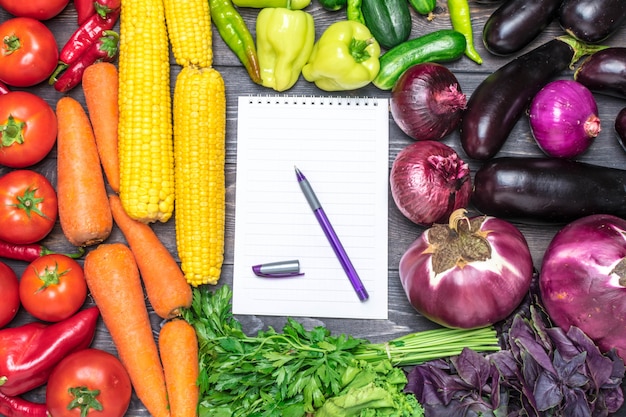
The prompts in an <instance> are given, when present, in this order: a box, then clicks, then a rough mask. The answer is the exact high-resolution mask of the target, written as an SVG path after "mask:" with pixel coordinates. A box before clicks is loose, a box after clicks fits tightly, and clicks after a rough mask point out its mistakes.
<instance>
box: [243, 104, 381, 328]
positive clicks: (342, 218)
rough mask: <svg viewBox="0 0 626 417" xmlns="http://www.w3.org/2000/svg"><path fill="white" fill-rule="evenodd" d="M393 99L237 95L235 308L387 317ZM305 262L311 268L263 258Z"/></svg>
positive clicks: (288, 313) (270, 312)
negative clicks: (282, 268)
mask: <svg viewBox="0 0 626 417" xmlns="http://www.w3.org/2000/svg"><path fill="white" fill-rule="evenodd" d="M388 154H389V109H388V100H387V99H379V98H349V97H289V96H278V95H277V96H258V97H257V96H247V97H239V99H238V121H237V179H236V195H235V253H234V278H233V313H235V314H253V315H277V316H289V317H291V316H293V317H296V316H305V317H336V318H355V319H386V318H387V312H388V305H387V303H388V302H387V293H388V276H387V275H388V268H387V267H388V249H387V242H388V230H387V198H388V160H389V159H388ZM295 166H297V167H298V169H300V170H301V171H302V172H303V173H304V174H305V175H306V177H307V179H308V180H309V182H310V183H311V186H312V188H313V189H314V191H315V193H316V195H317V198H318V200H319V202H320V203H321V205H322V206H323V208H324V210H325V212H326V214H327V216H328V218H329V220H330V222H331V224H332V225H333V228H334V229H335V231H336V233H337V235H338V237H339V240H340V241H341V243H342V244H343V246H344V248H345V250H346V252H347V254H348V256H349V258H350V260H351V261H352V264H353V265H354V267H355V269H356V270H357V272H358V274H359V276H360V278H361V281H362V282H363V285H364V286H365V288H366V290H367V292H368V293H369V298H368V299H367V300H366V301H360V300H359V298H358V297H357V295H356V292H355V290H354V288H353V287H352V286H351V284H350V281H349V280H348V277H347V275H346V273H345V272H344V270H343V269H342V267H341V264H340V262H339V260H338V259H337V257H336V255H335V253H334V251H333V249H332V247H331V245H330V244H329V242H328V239H327V238H326V236H325V235H324V232H323V231H322V228H321V227H320V225H319V223H318V222H317V220H316V217H315V215H314V214H313V211H312V210H311V207H310V206H309V204H308V203H307V200H306V198H305V196H304V194H303V192H302V190H301V189H300V186H299V183H298V181H297V180H296V175H295V172H294V167H295ZM290 260H298V261H299V262H300V271H301V272H302V273H303V275H300V276H295V277H283V278H267V277H259V276H257V275H255V274H254V273H253V270H252V267H253V266H254V265H259V264H266V263H274V262H282V261H290Z"/></svg>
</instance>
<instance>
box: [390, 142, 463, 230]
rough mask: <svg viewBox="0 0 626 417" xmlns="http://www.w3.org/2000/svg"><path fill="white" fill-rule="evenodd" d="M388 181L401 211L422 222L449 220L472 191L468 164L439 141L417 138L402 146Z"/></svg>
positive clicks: (425, 224) (406, 215)
mask: <svg viewBox="0 0 626 417" xmlns="http://www.w3.org/2000/svg"><path fill="white" fill-rule="evenodd" d="M389 182H390V185H391V195H392V197H393V200H394V202H395V203H396V206H397V207H398V209H399V210H400V212H401V213H402V214H403V215H404V216H405V217H406V218H408V219H409V220H411V221H412V222H414V223H416V224H419V225H422V226H430V225H432V224H433V223H437V222H442V221H447V219H448V217H450V214H452V212H453V211H454V210H456V209H459V208H465V207H467V205H468V203H469V201H470V198H471V195H472V178H471V173H470V170H469V166H468V165H467V164H466V163H465V162H464V161H463V160H462V159H461V158H460V157H459V155H458V154H457V153H456V151H455V150H454V149H452V148H451V147H450V146H448V145H446V144H444V143H441V142H437V141H418V142H414V143H412V144H410V145H408V146H407V147H405V148H404V149H403V150H401V151H400V152H399V153H398V155H397V156H396V159H395V160H394V162H393V165H392V167H391V174H390V177H389Z"/></svg>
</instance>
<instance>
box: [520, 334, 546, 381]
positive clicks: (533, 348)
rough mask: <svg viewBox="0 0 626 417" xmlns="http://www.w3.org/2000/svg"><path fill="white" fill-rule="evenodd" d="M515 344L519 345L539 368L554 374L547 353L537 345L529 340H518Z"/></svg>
mask: <svg viewBox="0 0 626 417" xmlns="http://www.w3.org/2000/svg"><path fill="white" fill-rule="evenodd" d="M517 343H518V344H520V345H521V348H522V350H523V351H524V352H526V353H527V354H528V355H530V356H532V358H533V359H534V360H535V362H537V364H538V365H539V366H541V367H542V368H543V369H545V370H546V371H549V372H551V373H553V374H556V371H555V369H554V367H553V366H552V361H551V360H550V356H548V352H546V351H545V349H544V348H543V347H542V346H541V345H540V344H539V343H537V342H532V341H529V340H518V341H517Z"/></svg>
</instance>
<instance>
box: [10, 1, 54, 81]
mask: <svg viewBox="0 0 626 417" xmlns="http://www.w3.org/2000/svg"><path fill="white" fill-rule="evenodd" d="M23 2H24V3H28V1H23ZM0 39H2V44H0V81H2V82H4V83H6V84H8V85H12V86H15V87H30V86H33V85H35V84H39V83H40V82H42V81H44V80H47V79H48V77H50V75H52V73H53V72H54V70H55V68H56V66H57V64H58V62H57V61H58V60H59V49H58V46H57V42H56V39H55V38H54V35H53V34H52V32H51V31H50V29H48V28H47V27H46V25H44V24H43V23H41V22H40V21H39V20H36V19H33V18H30V17H15V18H12V19H9V20H7V21H5V22H4V23H2V24H0Z"/></svg>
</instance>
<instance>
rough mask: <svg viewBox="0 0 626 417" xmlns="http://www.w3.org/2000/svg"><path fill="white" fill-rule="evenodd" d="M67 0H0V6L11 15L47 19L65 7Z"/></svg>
mask: <svg viewBox="0 0 626 417" xmlns="http://www.w3.org/2000/svg"><path fill="white" fill-rule="evenodd" d="M69 2H70V1H69V0H0V6H2V8H3V9H4V10H6V11H7V12H9V13H11V14H12V15H13V16H19V17H32V18H33V19H37V20H48V19H52V18H53V17H54V16H56V15H58V14H59V13H61V12H62V11H63V9H65V6H67V4H68V3H69Z"/></svg>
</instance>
